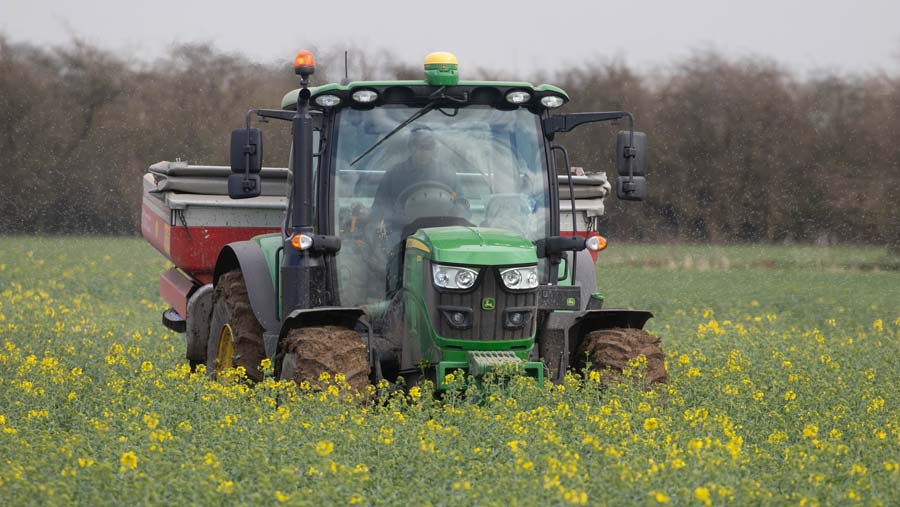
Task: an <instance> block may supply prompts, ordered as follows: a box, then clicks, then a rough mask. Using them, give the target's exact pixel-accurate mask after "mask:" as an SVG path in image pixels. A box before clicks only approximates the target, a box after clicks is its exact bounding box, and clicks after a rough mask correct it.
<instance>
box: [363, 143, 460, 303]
mask: <svg viewBox="0 0 900 507" xmlns="http://www.w3.org/2000/svg"><path fill="white" fill-rule="evenodd" d="M407 146H408V150H409V156H408V157H407V158H406V159H405V160H403V161H402V162H400V163H399V164H397V165H396V166H394V167H391V168H389V169H387V171H385V174H384V177H383V178H382V180H381V182H380V183H379V185H378V190H376V192H375V199H374V201H373V202H372V213H371V215H370V218H371V219H373V220H372V221H373V222H374V224H373V225H375V226H376V227H377V237H378V239H379V240H381V241H382V242H383V243H382V244H383V245H384V246H385V247H387V248H388V251H387V252H386V253H387V256H388V258H387V295H388V297H390V296H391V295H392V294H393V293H395V292H396V291H397V290H398V289H399V288H400V287H399V286H400V258H401V256H402V251H403V247H402V241H403V240H404V239H405V236H408V235H409V234H412V233H413V232H415V230H411V229H412V227H410V225H411V224H413V223H416V224H417V225H418V226H417V227H415V228H416V229H418V228H421V227H435V226H439V225H453V224H456V223H460V222H465V223H468V222H466V221H465V219H464V218H462V217H463V216H464V215H465V213H466V212H467V211H468V205H467V201H466V200H465V199H463V198H462V196H461V195H459V188H460V185H459V177H458V176H457V174H456V171H455V169H454V168H453V167H452V166H451V165H450V164H447V163H446V161H442V160H439V159H438V156H437V155H438V149H437V140H436V138H435V134H434V132H433V131H432V130H431V129H429V128H427V127H418V128H414V129H413V130H412V131H411V132H410V134H409V138H408V141H407Z"/></svg>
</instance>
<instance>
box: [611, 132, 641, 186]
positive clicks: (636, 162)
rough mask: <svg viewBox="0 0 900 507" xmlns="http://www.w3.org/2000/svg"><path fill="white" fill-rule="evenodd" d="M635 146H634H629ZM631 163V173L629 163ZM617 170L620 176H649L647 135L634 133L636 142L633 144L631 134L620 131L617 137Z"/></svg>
mask: <svg viewBox="0 0 900 507" xmlns="http://www.w3.org/2000/svg"><path fill="white" fill-rule="evenodd" d="M630 144H633V145H632V146H629V145H630ZM629 160H630V161H631V172H629V168H628V163H629ZM616 169H618V171H619V176H628V175H629V174H633V175H634V176H646V175H647V134H645V133H643V132H635V133H634V142H633V143H632V142H631V133H630V132H629V131H627V130H620V131H619V134H618V135H617V136H616Z"/></svg>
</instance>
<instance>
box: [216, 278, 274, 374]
mask: <svg viewBox="0 0 900 507" xmlns="http://www.w3.org/2000/svg"><path fill="white" fill-rule="evenodd" d="M226 323H228V324H231V331H232V333H233V335H234V358H233V360H232V366H234V367H235V368H237V367H238V366H243V367H244V369H245V370H246V371H247V378H249V379H250V380H252V381H254V382H258V381H260V380H262V372H260V370H259V365H260V363H261V362H262V360H263V359H265V357H266V351H265V345H264V343H263V327H262V324H260V323H259V321H258V320H257V319H256V314H254V313H253V307H252V306H251V305H250V296H249V295H248V293H247V285H246V283H245V282H244V275H243V273H241V272H240V271H229V272H228V273H224V274H223V275H221V276H220V277H219V281H218V283H217V284H216V288H215V291H214V292H213V304H212V315H211V317H210V328H209V343H208V345H207V354H206V371H207V373H208V374H209V375H210V377H213V378H214V377H215V371H216V370H215V367H216V352H217V349H218V340H219V333H220V331H221V329H222V326H224V325H225V324H226Z"/></svg>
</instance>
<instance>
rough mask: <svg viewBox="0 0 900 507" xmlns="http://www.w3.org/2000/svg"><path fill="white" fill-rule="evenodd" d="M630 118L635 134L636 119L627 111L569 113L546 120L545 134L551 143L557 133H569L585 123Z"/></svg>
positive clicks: (549, 117)
mask: <svg viewBox="0 0 900 507" xmlns="http://www.w3.org/2000/svg"><path fill="white" fill-rule="evenodd" d="M622 118H628V119H629V121H630V124H631V131H632V132H634V117H633V116H632V115H631V113H629V112H627V111H607V112H602V113H569V114H559V115H553V116H548V117H547V118H544V120H543V123H544V134H545V135H546V136H547V138H548V139H550V140H551V141H552V140H553V136H554V135H555V134H556V133H557V132H569V131H571V130H572V129H574V128H575V127H577V126H579V125H581V124H583V123H594V122H600V121H612V120H621V119H622Z"/></svg>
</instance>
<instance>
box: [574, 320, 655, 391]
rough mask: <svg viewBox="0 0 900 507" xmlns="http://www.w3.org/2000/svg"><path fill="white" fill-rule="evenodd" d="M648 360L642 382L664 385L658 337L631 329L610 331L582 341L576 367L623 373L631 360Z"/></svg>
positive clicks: (591, 335)
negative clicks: (588, 365)
mask: <svg viewBox="0 0 900 507" xmlns="http://www.w3.org/2000/svg"><path fill="white" fill-rule="evenodd" d="M640 356H644V357H645V358H646V359H647V363H646V367H647V368H646V372H645V373H644V377H643V380H644V382H645V383H646V384H647V385H650V384H655V383H657V382H659V383H665V381H666V379H667V378H668V373H667V372H666V362H665V361H666V356H665V354H664V353H663V351H662V348H660V339H659V337H657V336H653V335H652V334H650V333H648V332H647V331H644V330H643V329H633V328H611V329H599V330H597V331H591V332H590V333H588V334H587V336H585V337H584V340H582V341H581V345H580V346H579V347H578V351H577V353H576V357H575V366H576V367H579V368H583V367H584V366H586V364H587V363H588V362H589V363H590V365H591V369H593V370H597V371H599V370H612V371H615V372H617V373H622V371H623V370H624V369H625V368H628V367H629V363H630V362H631V360H632V359H635V358H637V357H640Z"/></svg>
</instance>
